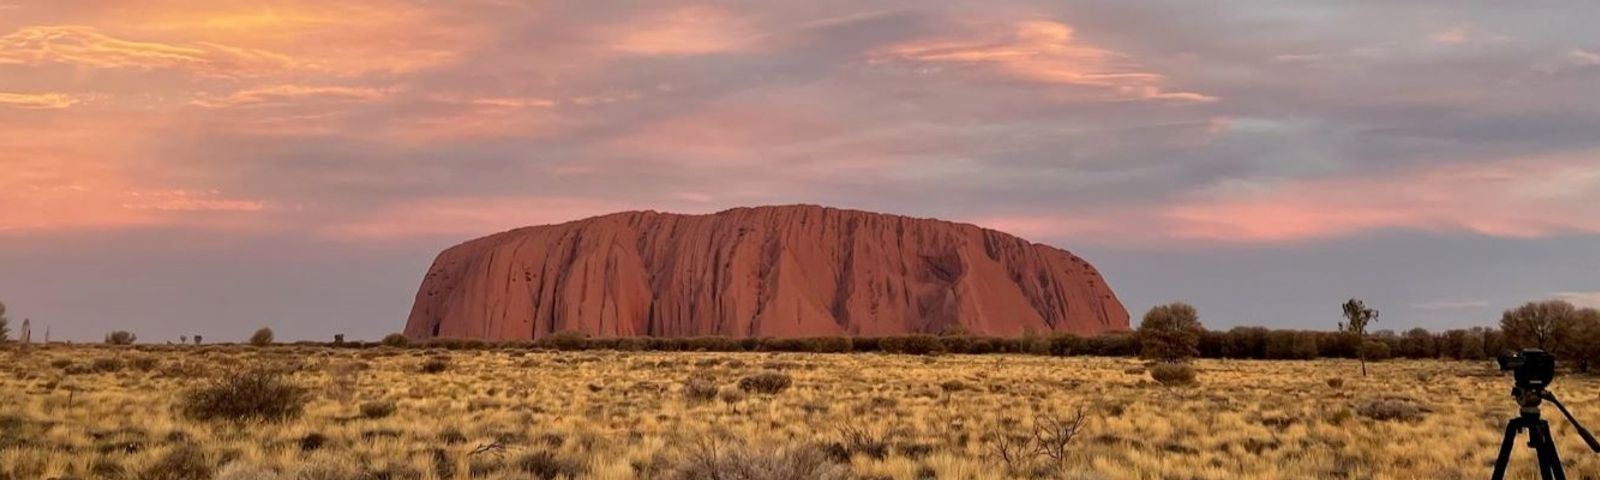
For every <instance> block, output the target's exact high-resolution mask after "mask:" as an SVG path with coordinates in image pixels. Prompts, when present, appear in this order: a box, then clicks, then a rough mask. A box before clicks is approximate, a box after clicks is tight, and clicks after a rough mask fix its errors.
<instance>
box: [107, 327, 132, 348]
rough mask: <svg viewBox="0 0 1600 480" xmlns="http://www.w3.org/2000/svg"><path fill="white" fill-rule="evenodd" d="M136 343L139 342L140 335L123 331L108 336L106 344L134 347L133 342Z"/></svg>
mask: <svg viewBox="0 0 1600 480" xmlns="http://www.w3.org/2000/svg"><path fill="white" fill-rule="evenodd" d="M136 341H139V336H138V335H134V334H132V333H129V332H127V331H123V330H117V331H115V332H111V333H107V334H106V344H108V345H133V342H136Z"/></svg>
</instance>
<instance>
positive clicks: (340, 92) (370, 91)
mask: <svg viewBox="0 0 1600 480" xmlns="http://www.w3.org/2000/svg"><path fill="white" fill-rule="evenodd" d="M385 94H386V92H385V91H384V90H382V89H377V88H363V87H328V86H307V85H271V86H266V87H259V88H251V89H247V90H240V91H237V92H233V93H232V94H229V95H228V96H226V97H222V98H215V99H213V98H200V99H196V100H194V101H193V102H191V103H192V104H194V105H197V106H201V107H208V108H223V107H256V106H275V105H285V104H288V103H293V102H297V101H303V100H309V101H317V102H322V103H327V102H335V103H337V102H346V101H352V102H359V101H368V100H375V99H378V98H382V97H383V96H384V95H385Z"/></svg>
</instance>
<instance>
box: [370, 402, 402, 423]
mask: <svg viewBox="0 0 1600 480" xmlns="http://www.w3.org/2000/svg"><path fill="white" fill-rule="evenodd" d="M397 409H398V407H397V406H396V405H395V403H394V401H392V400H373V401H370V402H364V403H362V404H361V416H362V417H365V418H369V419H379V418H384V417H388V416H390V415H394V412H395V410H397Z"/></svg>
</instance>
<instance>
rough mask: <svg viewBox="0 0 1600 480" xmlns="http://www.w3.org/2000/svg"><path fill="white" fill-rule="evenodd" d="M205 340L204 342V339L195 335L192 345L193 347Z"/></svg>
mask: <svg viewBox="0 0 1600 480" xmlns="http://www.w3.org/2000/svg"><path fill="white" fill-rule="evenodd" d="M205 340H206V339H205V337H202V336H199V335H195V336H194V344H195V345H199V344H200V342H204V341H205Z"/></svg>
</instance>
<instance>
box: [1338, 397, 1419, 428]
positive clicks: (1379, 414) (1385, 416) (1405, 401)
mask: <svg viewBox="0 0 1600 480" xmlns="http://www.w3.org/2000/svg"><path fill="white" fill-rule="evenodd" d="M1356 413H1357V414H1360V415H1361V416H1363V417H1367V418H1371V419H1373V420H1381V421H1403V422H1415V421H1420V420H1422V419H1423V417H1425V416H1427V414H1429V413H1433V409H1431V408H1428V406H1427V405H1423V404H1422V403H1419V402H1417V401H1416V400H1413V399H1411V398H1409V397H1399V396H1382V397H1378V398H1373V399H1370V400H1367V401H1365V402H1362V403H1361V404H1360V405H1358V406H1357V407H1356Z"/></svg>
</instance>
